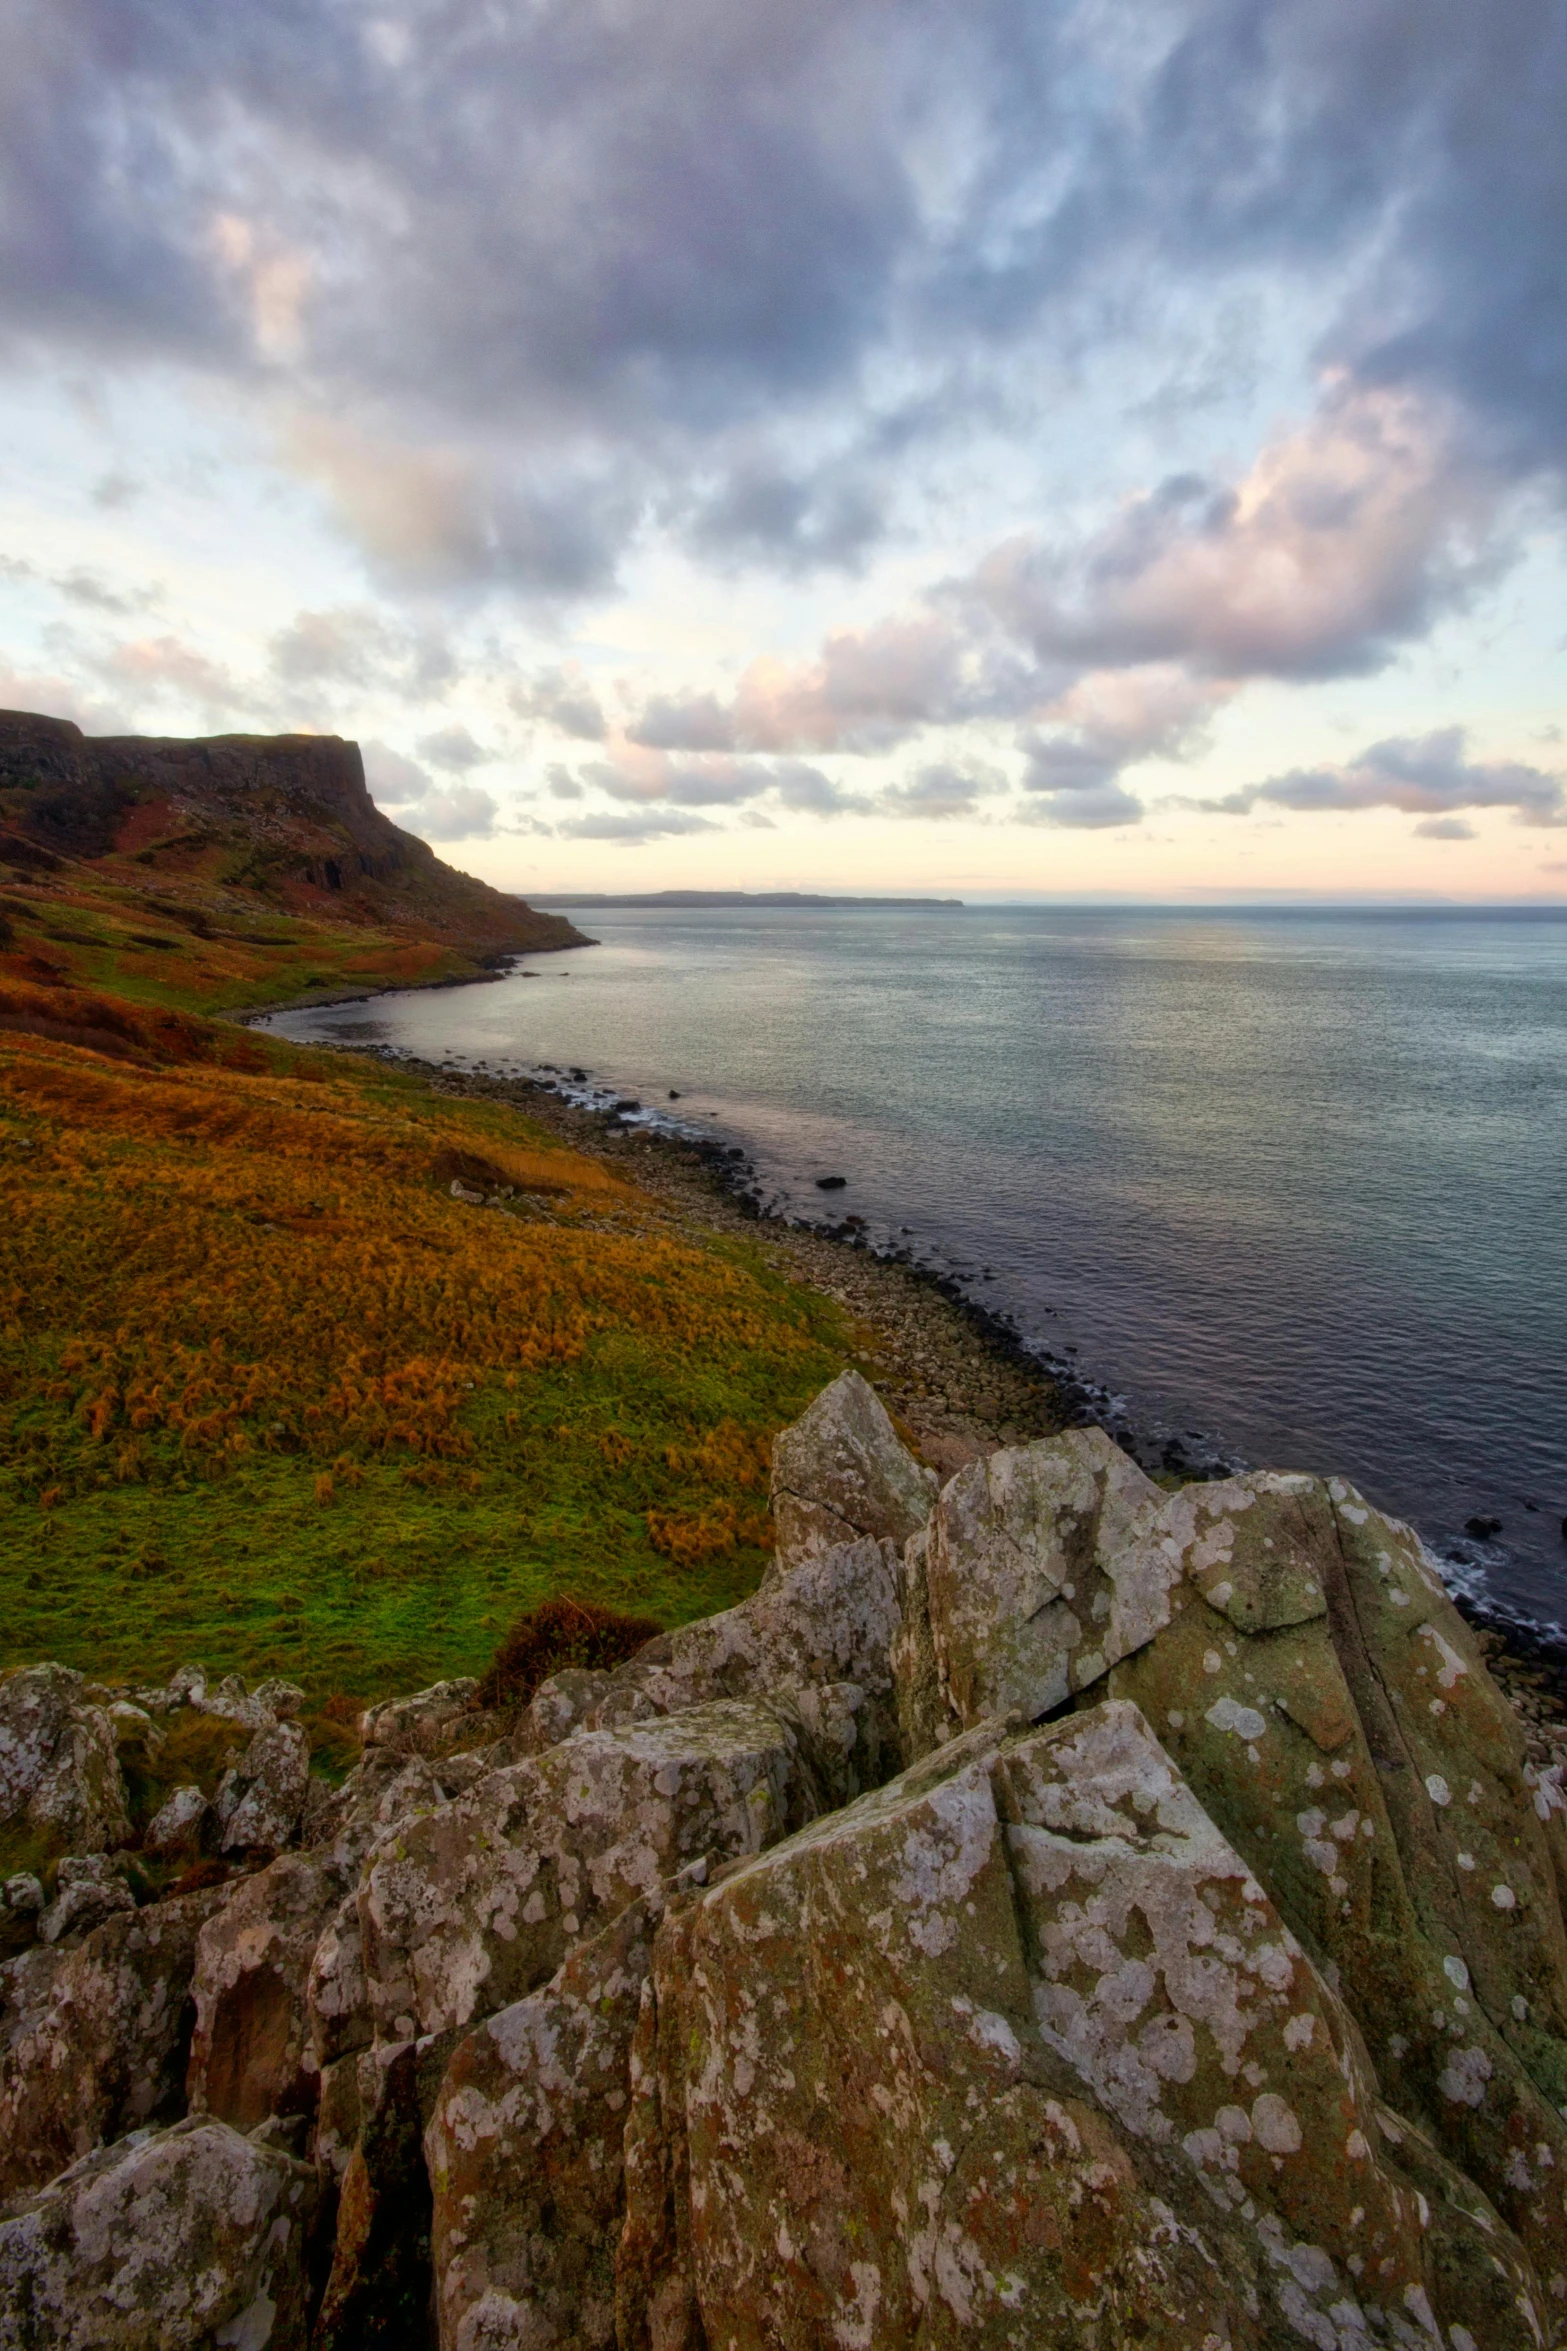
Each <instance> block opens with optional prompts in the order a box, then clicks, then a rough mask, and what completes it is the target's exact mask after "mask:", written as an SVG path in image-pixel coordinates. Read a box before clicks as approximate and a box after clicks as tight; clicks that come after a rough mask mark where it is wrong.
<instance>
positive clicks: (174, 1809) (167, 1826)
mask: <svg viewBox="0 0 1567 2351" xmlns="http://www.w3.org/2000/svg"><path fill="white" fill-rule="evenodd" d="M215 1825H216V1815H215V1814H214V1812H213V1809H212V1806H211V1805H210V1804H209V1803H208V1801H207V1799H206V1797H205V1796H204V1795H203V1794H202V1792H201V1790H200V1789H199V1788H197V1787H184V1788H176V1789H175V1790H174V1793H173V1794H172V1795H171V1796H170V1797H169V1798H168V1799H167V1800H166V1801H165V1802H164V1803H163V1804H161V1805H160V1806H159V1807H158V1810H157V1811H156V1812H155V1813H154V1814H153V1816H152V1818H151V1820H150V1821H149V1822H148V1823H147V1826H146V1829H145V1830H144V1832H143V1834H142V1849H143V1851H144V1852H147V1853H199V1852H200V1851H201V1848H202V1845H203V1844H204V1843H205V1841H206V1839H207V1835H208V1832H209V1830H210V1829H211V1828H213V1827H215Z"/></svg>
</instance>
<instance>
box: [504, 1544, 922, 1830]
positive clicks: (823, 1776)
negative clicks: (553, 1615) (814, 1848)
mask: <svg viewBox="0 0 1567 2351" xmlns="http://www.w3.org/2000/svg"><path fill="white" fill-rule="evenodd" d="M899 1623H900V1614H899V1605H898V1556H897V1552H896V1550H895V1548H894V1546H893V1545H892V1544H891V1543H889V1542H878V1541H876V1540H874V1539H872V1538H870V1537H866V1538H864V1539H862V1540H860V1541H858V1542H853V1543H839V1544H836V1545H835V1546H834V1547H833V1548H832V1549H831V1550H828V1551H818V1552H814V1553H812V1554H811V1555H810V1556H809V1557H808V1558H806V1559H804V1560H802V1561H801V1562H800V1564H799V1565H798V1566H796V1567H792V1568H786V1569H783V1570H782V1571H775V1572H774V1573H773V1574H772V1575H770V1576H769V1577H768V1579H767V1581H766V1582H765V1583H764V1584H763V1585H762V1587H761V1589H760V1591H757V1592H754V1593H752V1595H751V1597H750V1598H749V1599H748V1600H742V1601H741V1602H740V1603H739V1605H738V1606H737V1607H735V1608H726V1609H724V1610H723V1611H722V1613H721V1614H719V1615H717V1616H705V1617H701V1618H698V1619H697V1620H696V1621H695V1622H694V1623H692V1624H686V1625H681V1626H679V1627H678V1628H677V1629H676V1630H675V1631H674V1632H670V1633H662V1634H660V1635H659V1636H658V1637H657V1638H656V1639H654V1640H652V1641H649V1642H647V1643H646V1644H645V1646H644V1647H643V1648H641V1649H639V1650H638V1651H637V1653H636V1655H635V1657H633V1658H630V1659H629V1660H628V1661H627V1662H626V1663H625V1664H624V1665H621V1666H618V1667H617V1668H616V1669H615V1671H614V1672H613V1673H611V1674H599V1675H589V1674H579V1675H573V1676H571V1677H570V1679H569V1680H568V1677H567V1676H566V1675H559V1676H557V1677H556V1679H555V1686H553V1687H552V1686H551V1685H549V1684H546V1685H544V1687H543V1688H542V1689H541V1690H539V1691H538V1692H536V1693H535V1696H534V1700H533V1705H532V1707H531V1708H530V1710H529V1721H530V1740H529V1743H530V1745H531V1744H533V1742H534V1741H535V1740H536V1741H537V1743H538V1747H539V1748H542V1746H543V1745H544V1744H545V1743H546V1742H545V1741H544V1739H543V1735H542V1734H543V1732H544V1730H545V1728H546V1727H549V1728H556V1727H557V1725H558V1724H560V1723H562V1722H564V1723H565V1724H566V1725H567V1730H566V1731H565V1732H561V1733H560V1734H559V1735H569V1731H570V1730H572V1729H588V1730H610V1729H618V1728H621V1727H623V1726H624V1725H625V1724H627V1723H630V1722H636V1721H644V1722H646V1721H653V1720H655V1719H656V1718H657V1717H658V1716H660V1715H666V1714H674V1713H678V1712H680V1711H681V1710H682V1709H684V1708H687V1707H691V1706H699V1705H706V1704H708V1703H710V1702H711V1701H712V1700H714V1699H718V1698H752V1697H759V1698H765V1700H766V1701H767V1703H768V1704H769V1705H771V1706H773V1707H774V1708H775V1709H777V1708H782V1709H783V1710H784V1711H785V1712H786V1713H787V1714H788V1716H789V1719H790V1721H791V1722H792V1723H794V1724H795V1726H796V1727H797V1729H798V1730H799V1732H800V1735H801V1740H802V1746H803V1748H804V1750H805V1752H806V1754H807V1756H808V1759H809V1762H810V1764H811V1767H812V1769H813V1770H814V1772H815V1775H816V1778H817V1781H818V1808H822V1807H825V1806H831V1805H835V1804H846V1803H848V1802H849V1801H850V1800H851V1799H852V1798H853V1797H855V1796H858V1795H860V1794H862V1793H863V1792H864V1790H865V1789H866V1788H871V1787H878V1786H879V1785H880V1784H881V1782H882V1781H883V1780H884V1779H886V1778H887V1777H888V1776H889V1774H890V1773H891V1772H893V1771H895V1770H896V1769H897V1768H898V1765H899V1763H900V1762H901V1760H902V1758H901V1755H900V1754H899V1749H898V1723H897V1706H896V1699H895V1696H894V1691H893V1678H892V1646H893V1642H894V1639H895V1637H896V1635H897V1632H898V1628H899ZM560 1685H565V1686H564V1687H562V1686H560ZM546 1692H548V1693H549V1695H548V1696H547V1697H546ZM829 1693H835V1695H829ZM541 1699H543V1700H544V1704H543V1705H542V1706H541V1705H540V1700H541Z"/></svg>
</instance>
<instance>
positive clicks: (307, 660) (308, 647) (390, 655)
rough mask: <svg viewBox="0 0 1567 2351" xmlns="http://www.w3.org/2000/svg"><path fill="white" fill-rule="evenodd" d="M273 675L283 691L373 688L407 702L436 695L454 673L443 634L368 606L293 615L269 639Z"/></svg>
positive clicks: (454, 663)
mask: <svg viewBox="0 0 1567 2351" xmlns="http://www.w3.org/2000/svg"><path fill="white" fill-rule="evenodd" d="M268 653H269V657H270V660H271V664H272V671H273V675H274V677H275V678H276V679H277V680H278V682H279V683H280V684H281V685H282V686H283V687H284V688H285V689H307V690H308V691H309V692H311V693H318V692H319V691H320V690H321V689H323V688H331V687H350V688H351V687H365V686H369V687H377V688H380V689H382V690H383V691H387V692H390V693H394V694H397V695H399V696H401V697H402V698H403V699H404V700H406V701H410V702H424V701H427V700H429V699H431V698H432V697H434V696H437V695H439V694H440V693H441V691H442V690H443V688H445V687H446V686H448V685H449V684H450V683H451V682H452V680H453V679H454V678H455V677H456V675H457V662H456V658H455V656H454V654H453V652H452V649H451V646H450V645H449V644H448V642H447V640H446V638H445V636H444V635H443V634H442V632H441V631H440V630H439V629H435V628H431V627H422V628H404V627H401V626H399V625H398V624H396V623H395V622H392V621H389V620H387V619H386V618H384V616H383V615H382V614H380V613H378V612H375V611H373V610H371V608H370V607H369V606H367V605H339V606H334V607H331V608H329V609H327V610H323V611H316V612H298V613H296V614H295V616H294V618H293V619H292V620H291V621H290V622H289V624H288V626H287V628H284V629H279V630H278V631H277V633H276V634H275V635H274V636H273V638H272V639H271V642H270V644H269V647H268Z"/></svg>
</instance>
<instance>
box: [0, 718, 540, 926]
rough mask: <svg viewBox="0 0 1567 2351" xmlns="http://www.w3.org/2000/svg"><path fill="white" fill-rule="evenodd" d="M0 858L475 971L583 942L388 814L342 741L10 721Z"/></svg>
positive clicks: (4, 749) (353, 748)
mask: <svg viewBox="0 0 1567 2351" xmlns="http://www.w3.org/2000/svg"><path fill="white" fill-rule="evenodd" d="M0 858H3V859H4V860H5V861H6V862H7V863H11V864H14V865H16V866H18V867H20V868H23V869H27V868H34V869H36V868H39V867H45V866H47V864H48V861H49V860H50V859H53V858H59V859H65V860H71V861H82V860H86V861H93V862H97V861H102V860H108V859H126V860H133V861H134V862H135V863H136V864H137V865H138V866H140V867H142V868H149V867H150V868H152V869H153V870H154V871H157V872H159V873H164V874H167V875H169V876H170V877H171V878H174V879H189V880H192V881H210V882H222V883H226V884H228V885H230V886H238V887H240V888H244V889H249V890H254V891H257V892H259V893H261V894H262V895H263V896H265V897H267V898H269V899H271V900H273V901H274V902H275V903H277V904H278V905H280V906H283V907H287V908H290V909H292V910H293V911H295V912H297V913H309V914H314V915H316V916H318V917H320V916H326V917H327V918H328V919H330V920H336V921H341V922H348V923H358V924H366V925H375V926H381V927H389V928H395V929H398V930H406V931H411V932H413V933H414V934H416V935H418V936H422V937H427V938H435V939H441V940H444V941H447V942H449V943H450V944H452V945H456V946H460V947H462V948H463V949H464V950H465V951H466V952H468V953H470V954H473V955H475V956H477V957H480V958H483V957H485V956H487V955H496V954H504V953H508V952H511V953H519V952H532V951H537V950H540V949H547V948H552V947H572V946H579V945H581V944H582V943H583V941H582V934H581V932H579V931H577V930H576V929H574V928H573V926H572V925H571V924H570V923H569V922H566V921H563V920H562V919H561V918H560V917H559V916H555V915H543V914H536V913H535V912H534V910H533V909H532V907H530V906H527V905H525V904H524V903H523V902H522V901H521V900H520V899H517V898H512V897H509V896H506V895H505V894H503V893H502V892H501V891H499V890H492V889H491V888H490V887H489V885H488V884H487V883H485V882H480V881H476V880H474V879H473V877H472V876H471V875H469V874H461V873H457V872H455V871H454V870H453V869H452V867H450V866H449V865H444V864H443V863H442V862H441V860H440V859H439V858H438V857H437V856H436V855H435V853H434V851H433V850H432V849H430V848H429V847H428V846H427V844H426V843H425V842H423V841H421V840H418V839H416V838H415V836H414V835H413V834H412V833H405V832H403V831H402V830H401V829H400V828H399V827H398V826H397V825H394V824H393V823H392V822H391V821H390V819H389V818H387V817H385V816H383V815H382V814H381V812H380V810H379V809H378V808H377V807H376V806H375V805H374V803H373V802H372V800H371V798H370V795H369V793H368V791H367V790H366V788H365V775H364V763H363V761H362V760H361V758H360V755H359V746H358V745H357V743H349V742H345V741H344V740H343V739H342V737H341V736H338V735H214V736H208V737H205V738H190V739H185V738H178V737H157V736H149V735H106V736H96V737H89V736H86V735H84V734H83V733H82V731H81V729H80V728H79V727H77V726H74V725H72V724H71V722H70V721H69V720H67V719H56V718H45V717H42V716H39V715H37V714H36V713H34V712H31V711H16V710H11V711H0Z"/></svg>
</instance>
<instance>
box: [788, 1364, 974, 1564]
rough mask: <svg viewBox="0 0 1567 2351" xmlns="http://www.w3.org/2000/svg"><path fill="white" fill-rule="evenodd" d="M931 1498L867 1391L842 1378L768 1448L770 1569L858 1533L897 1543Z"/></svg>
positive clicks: (932, 1484)
mask: <svg viewBox="0 0 1567 2351" xmlns="http://www.w3.org/2000/svg"><path fill="white" fill-rule="evenodd" d="M935 1498H936V1481H935V1479H934V1477H933V1476H932V1475H931V1473H930V1471H929V1470H928V1469H923V1468H921V1467H920V1465H919V1463H918V1462H916V1461H915V1460H914V1459H913V1457H912V1455H911V1454H909V1453H908V1452H907V1451H906V1450H905V1449H904V1447H903V1446H902V1445H901V1444H900V1443H899V1441H898V1435H897V1431H896V1430H895V1429H894V1427H893V1425H892V1422H891V1420H890V1419H889V1417H888V1414H887V1408H886V1406H885V1405H884V1404H883V1403H882V1401H881V1399H880V1397H879V1396H878V1395H877V1394H876V1391H875V1389H874V1388H873V1387H871V1386H870V1384H869V1382H868V1381H866V1380H863V1379H862V1378H861V1377H860V1375H859V1373H858V1372H857V1371H846V1372H843V1373H841V1374H840V1375H839V1377H838V1378H837V1379H835V1380H834V1381H833V1383H832V1385H831V1387H828V1388H824V1389H823V1390H822V1392H821V1394H820V1395H819V1396H818V1397H817V1398H816V1400H815V1402H814V1403H813V1404H811V1405H810V1406H809V1407H808V1408H807V1409H806V1411H804V1412H803V1413H802V1414H801V1415H800V1418H799V1419H798V1420H797V1421H795V1422H794V1424H793V1426H792V1427H790V1428H787V1429H785V1430H784V1432H783V1434H782V1436H780V1437H779V1439H778V1441H777V1443H776V1444H775V1446H774V1447H773V1483H772V1513H773V1524H774V1526H775V1527H776V1528H777V1532H778V1565H779V1567H793V1566H796V1565H798V1563H799V1562H800V1561H801V1560H802V1559H808V1558H810V1557H811V1556H812V1554H813V1553H815V1552H818V1551H830V1550H832V1549H834V1548H835V1546H836V1545H838V1544H839V1543H852V1542H855V1541H856V1540H857V1539H859V1538H860V1537H863V1536H866V1535H869V1536H871V1537H872V1538H874V1539H876V1540H883V1539H885V1540H886V1541H888V1542H892V1543H897V1544H902V1543H905V1542H907V1540H908V1538H909V1536H910V1535H912V1534H915V1533H917V1532H918V1530H919V1528H921V1527H922V1526H923V1525H924V1524H925V1521H926V1519H927V1518H929V1516H930V1512H931V1505H932V1504H933V1502H934V1501H935Z"/></svg>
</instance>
